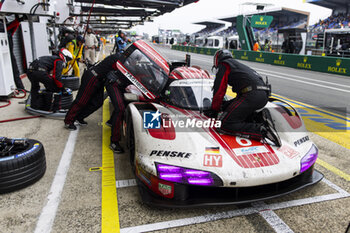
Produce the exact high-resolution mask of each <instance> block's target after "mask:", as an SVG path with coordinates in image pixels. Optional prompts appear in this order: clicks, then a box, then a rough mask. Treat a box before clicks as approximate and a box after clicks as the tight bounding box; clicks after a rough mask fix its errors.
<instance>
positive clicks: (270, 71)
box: [254, 68, 347, 87]
mask: <svg viewBox="0 0 350 233" xmlns="http://www.w3.org/2000/svg"><path fill="white" fill-rule="evenodd" d="M254 69H255V70H260V71H263V72H269V73H273V74H279V75H284V76H287V77H291V78H300V79H304V80H308V81H316V82H320V83H325V84H328V85H334V86H339V87H347V86H346V85H344V84H338V83H332V82H327V81H323V80H319V79H312V78H305V77H304V76H298V75H292V74H283V73H280V72H277V71H272V70H264V69H260V68H254Z"/></svg>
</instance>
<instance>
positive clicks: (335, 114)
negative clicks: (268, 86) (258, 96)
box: [272, 94, 350, 120]
mask: <svg viewBox="0 0 350 233" xmlns="http://www.w3.org/2000/svg"><path fill="white" fill-rule="evenodd" d="M272 95H273V96H276V97H280V98H283V99H286V100H290V101H293V102H295V103H299V104H303V105H305V106H307V107H310V108H315V109H320V108H317V107H315V106H312V105H309V104H305V103H302V102H299V101H296V100H292V99H289V98H286V97H284V96H281V95H277V94H272ZM320 110H321V111H322V112H325V113H329V114H331V115H334V116H338V117H342V118H344V119H347V120H350V118H348V117H346V116H342V115H339V114H337V113H333V112H330V111H327V110H324V109H320Z"/></svg>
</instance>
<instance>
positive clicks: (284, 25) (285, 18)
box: [218, 7, 310, 47]
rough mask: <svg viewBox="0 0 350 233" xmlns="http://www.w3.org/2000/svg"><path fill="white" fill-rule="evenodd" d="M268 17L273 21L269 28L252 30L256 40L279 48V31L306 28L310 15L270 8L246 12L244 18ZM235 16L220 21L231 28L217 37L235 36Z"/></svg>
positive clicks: (288, 9)
mask: <svg viewBox="0 0 350 233" xmlns="http://www.w3.org/2000/svg"><path fill="white" fill-rule="evenodd" d="M258 14H259V15H265V14H266V15H270V16H273V21H272V23H271V25H270V27H269V28H254V33H255V36H256V38H258V39H260V41H265V40H266V39H267V40H270V41H272V44H273V45H275V46H277V45H278V46H279V47H280V46H281V45H282V42H283V41H284V38H283V35H281V34H280V35H278V30H280V29H292V28H306V27H307V26H308V24H309V19H310V13H309V12H305V11H300V10H295V9H291V8H286V7H271V8H267V9H265V10H263V11H252V12H248V13H246V14H245V15H246V16H252V15H258ZM237 16H238V15H233V16H227V17H223V18H220V20H222V21H225V22H229V23H231V26H230V27H229V28H227V29H225V30H223V31H221V32H219V33H218V35H221V36H224V37H227V36H231V35H234V34H236V23H237Z"/></svg>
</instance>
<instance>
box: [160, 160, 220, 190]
mask: <svg viewBox="0 0 350 233" xmlns="http://www.w3.org/2000/svg"><path fill="white" fill-rule="evenodd" d="M156 167H157V172H158V177H159V178H160V179H162V180H167V181H170V182H176V183H184V184H192V185H203V186H220V185H222V181H221V179H220V178H219V177H218V176H216V175H215V174H213V173H211V172H208V171H201V170H195V169H192V168H184V167H178V166H173V165H167V164H160V163H156Z"/></svg>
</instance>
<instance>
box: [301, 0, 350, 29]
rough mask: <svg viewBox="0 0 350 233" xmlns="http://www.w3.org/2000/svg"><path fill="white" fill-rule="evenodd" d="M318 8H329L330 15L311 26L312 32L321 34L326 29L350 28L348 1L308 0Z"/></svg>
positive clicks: (349, 3) (349, 6) (349, 5)
mask: <svg viewBox="0 0 350 233" xmlns="http://www.w3.org/2000/svg"><path fill="white" fill-rule="evenodd" d="M308 3H312V4H315V5H318V6H322V7H326V8H330V9H332V10H333V12H332V15H331V16H329V17H328V18H326V19H323V20H321V19H320V21H319V22H317V23H316V24H314V25H312V26H311V28H310V29H311V30H312V31H313V32H323V31H324V30H326V29H340V28H350V2H349V1H348V0H327V1H326V0H308Z"/></svg>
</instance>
